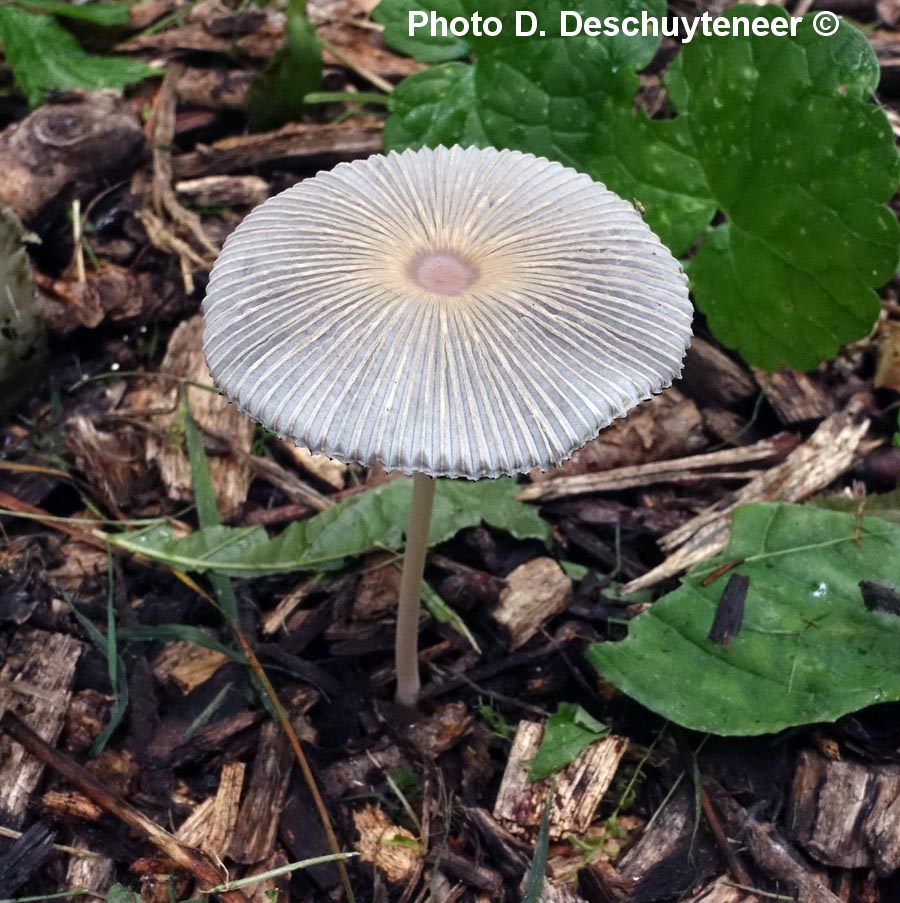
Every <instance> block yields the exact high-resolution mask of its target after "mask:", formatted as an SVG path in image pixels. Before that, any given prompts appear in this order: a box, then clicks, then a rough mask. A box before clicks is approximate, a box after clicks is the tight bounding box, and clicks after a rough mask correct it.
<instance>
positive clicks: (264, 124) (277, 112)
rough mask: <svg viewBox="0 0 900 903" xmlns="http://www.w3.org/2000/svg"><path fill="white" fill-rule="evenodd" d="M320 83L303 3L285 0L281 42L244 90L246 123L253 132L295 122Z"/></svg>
mask: <svg viewBox="0 0 900 903" xmlns="http://www.w3.org/2000/svg"><path fill="white" fill-rule="evenodd" d="M321 83H322V48H321V46H320V45H319V39H318V38H317V37H316V30H315V28H314V27H313V25H312V24H311V23H310V21H309V19H308V18H307V17H306V3H305V0H289V3H288V8H287V21H286V23H285V29H284V40H283V42H282V43H281V46H280V47H279V48H278V49H277V50H276V51H275V53H274V54H273V56H272V59H271V60H269V64H268V65H267V66H266V68H265V71H263V72H262V73H260V74H259V75H258V76H257V77H256V78H255V79H253V81H252V82H251V84H250V87H249V88H248V89H247V98H246V108H247V120H248V122H249V124H250V128H251V130H253V131H255V132H260V131H265V130H266V129H276V128H278V127H279V126H282V125H284V124H285V123H287V122H296V121H297V120H299V119H300V118H301V117H302V116H303V113H304V111H305V100H304V98H305V97H306V95H307V94H309V93H310V92H312V91H316V90H318V88H319V87H320V85H321Z"/></svg>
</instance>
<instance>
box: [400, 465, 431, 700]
mask: <svg viewBox="0 0 900 903" xmlns="http://www.w3.org/2000/svg"><path fill="white" fill-rule="evenodd" d="M435 485H436V482H435V480H433V479H432V478H431V477H429V476H427V475H426V474H424V473H417V474H416V475H415V476H414V477H413V497H412V506H411V507H410V511H409V529H408V530H407V531H406V551H405V552H404V554H403V575H402V576H401V578H400V600H399V602H398V606H397V644H396V661H397V702H399V703H402V704H403V705H408V706H414V705H415V704H416V703H417V702H418V699H419V686H420V684H419V601H420V598H421V595H422V577H423V576H424V574H425V556H426V554H427V553H428V527H429V524H430V523H431V509H432V507H433V505H434V489H435Z"/></svg>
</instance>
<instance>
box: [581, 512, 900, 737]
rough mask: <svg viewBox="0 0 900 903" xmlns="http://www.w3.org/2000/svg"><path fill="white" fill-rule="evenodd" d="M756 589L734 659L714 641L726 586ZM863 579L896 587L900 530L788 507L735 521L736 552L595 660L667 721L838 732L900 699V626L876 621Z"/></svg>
mask: <svg viewBox="0 0 900 903" xmlns="http://www.w3.org/2000/svg"><path fill="white" fill-rule="evenodd" d="M741 560H743V564H740V565H739V566H738V567H737V568H735V571H734V572H736V573H740V574H744V575H746V576H747V577H749V578H750V586H749V592H748V595H747V599H746V605H745V613H744V621H743V625H742V627H741V629H740V630H739V632H738V633H737V635H736V636H735V637H734V639H733V640H732V642H731V645H730V646H729V647H728V648H725V647H724V646H721V645H718V644H716V643H712V642H710V641H709V640H708V639H707V634H708V633H709V629H710V627H711V625H712V622H713V616H714V614H715V610H716V606H717V604H718V601H719V599H720V597H721V594H722V590H723V588H724V586H725V580H726V579H727V578H720V579H717V580H714V581H713V582H712V583H711V584H710V585H709V586H703V585H702V581H703V578H704V577H705V576H707V575H708V574H710V573H712V571H713V570H714V569H715V568H716V567H718V566H719V565H721V564H723V563H726V562H735V561H741ZM862 580H867V581H872V582H875V583H880V584H883V585H885V586H888V587H890V588H893V589H900V527H898V526H895V525H894V524H891V523H888V522H886V521H884V520H879V519H876V518H871V517H867V518H864V519H863V520H862V521H858V520H857V518H855V517H854V516H852V515H849V514H842V513H839V512H834V511H823V510H820V509H817V508H812V507H808V506H806V507H804V506H799V505H788V504H757V505H750V506H748V507H745V508H741V509H739V510H737V511H736V512H735V515H734V521H733V525H732V533H731V542H730V544H729V547H728V549H727V551H726V552H725V553H724V554H723V555H721V556H720V557H719V558H718V559H716V560H715V561H711V562H708V563H705V564H703V565H701V566H699V567H696V568H694V570H693V571H691V573H690V574H689V575H688V577H687V578H686V579H685V581H684V583H683V584H682V586H681V587H680V588H679V589H677V590H675V591H674V592H672V593H669V595H667V596H665V597H664V598H662V599H660V600H659V601H658V602H656V603H655V604H654V605H653V606H651V607H650V609H648V610H647V611H646V612H645V613H644V614H641V615H639V616H638V617H637V618H635V619H634V620H633V621H632V622H631V623H630V625H629V629H628V637H627V638H626V639H625V640H623V641H622V642H618V643H601V644H598V645H595V646H592V647H591V649H590V650H589V653H588V655H589V658H590V660H591V662H592V664H593V665H594V666H595V667H596V668H597V670H598V671H599V672H600V673H601V674H602V675H603V676H604V677H606V678H607V679H608V680H610V681H611V682H612V683H614V684H615V685H616V686H617V687H619V689H621V690H622V691H623V692H625V693H627V694H628V695H629V696H633V697H634V698H635V699H637V700H638V702H640V703H641V704H642V705H644V706H646V707H647V708H649V709H652V710H653V711H654V712H658V713H659V714H660V715H662V716H663V717H664V718H668V719H670V720H671V721H674V722H676V723H677V724H681V725H683V726H685V727H689V728H693V729H695V730H698V731H708V732H710V733H714V734H722V735H748V734H764V733H770V732H774V731H779V730H782V729H783V728H786V727H790V726H792V725H798V724H809V723H813V722H818V721H833V720H834V719H836V718H839V717H840V716H841V715H845V714H846V713H848V712H853V711H856V710H857V709H860V708H863V707H864V706H867V705H871V704H872V703H876V702H885V701H888V700H896V699H900V652H898V650H900V618H897V617H896V616H894V615H890V614H887V613H884V612H870V611H868V610H867V609H866V607H865V605H864V604H863V600H862V595H861V592H860V589H859V583H860V581H862Z"/></svg>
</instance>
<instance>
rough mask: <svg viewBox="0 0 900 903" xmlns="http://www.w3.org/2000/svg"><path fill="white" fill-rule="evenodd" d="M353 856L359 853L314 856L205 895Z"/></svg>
mask: <svg viewBox="0 0 900 903" xmlns="http://www.w3.org/2000/svg"><path fill="white" fill-rule="evenodd" d="M354 856H359V853H331V854H329V855H328V856H314V857H313V858H312V859H304V860H302V861H301V862H289V863H288V864H287V865H281V866H279V867H278V868H277V869H270V870H269V871H267V872H260V873H259V874H258V875H250V876H249V877H247V878H239V879H238V880H237V881H226V882H225V883H224V884H220V885H219V886H218V887H211V888H210V889H209V890H208V891H206V893H208V894H218V893H222V892H223V891H227V890H237V889H238V888H241V887H249V886H250V885H251V884H259V882H260V881H268V880H269V878H278V877H280V876H281V875H286V874H288V873H289V872H296V871H297V869H308V868H310V867H311V866H314V865H324V864H325V863H326V862H342V861H343V860H345V859H352V858H353V857H354Z"/></svg>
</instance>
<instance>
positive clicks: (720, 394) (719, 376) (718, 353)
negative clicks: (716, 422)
mask: <svg viewBox="0 0 900 903" xmlns="http://www.w3.org/2000/svg"><path fill="white" fill-rule="evenodd" d="M678 386H679V388H680V389H682V391H684V392H685V393H686V394H687V395H689V396H690V397H691V398H693V399H695V400H697V401H700V402H702V403H703V406H704V407H706V406H707V405H709V404H715V405H722V406H723V407H728V406H729V405H732V404H736V403H737V402H740V401H743V400H744V399H746V398H749V397H750V396H751V395H753V394H755V393H756V392H757V391H758V387H757V385H756V383H755V382H754V380H753V377H752V375H751V374H750V373H749V372H748V370H747V369H746V367H743V366H741V365H740V364H739V363H738V362H737V361H735V360H732V358H730V357H729V356H728V355H727V354H726V353H725V352H724V351H722V349H721V348H719V347H718V346H717V345H713V344H712V342H707V341H706V340H705V339H701V338H698V337H696V336H695V337H694V339H693V340H692V341H691V347H690V350H689V351H688V353H687V357H686V358H685V361H684V373H683V374H682V376H681V379H680V380H679V382H678Z"/></svg>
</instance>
